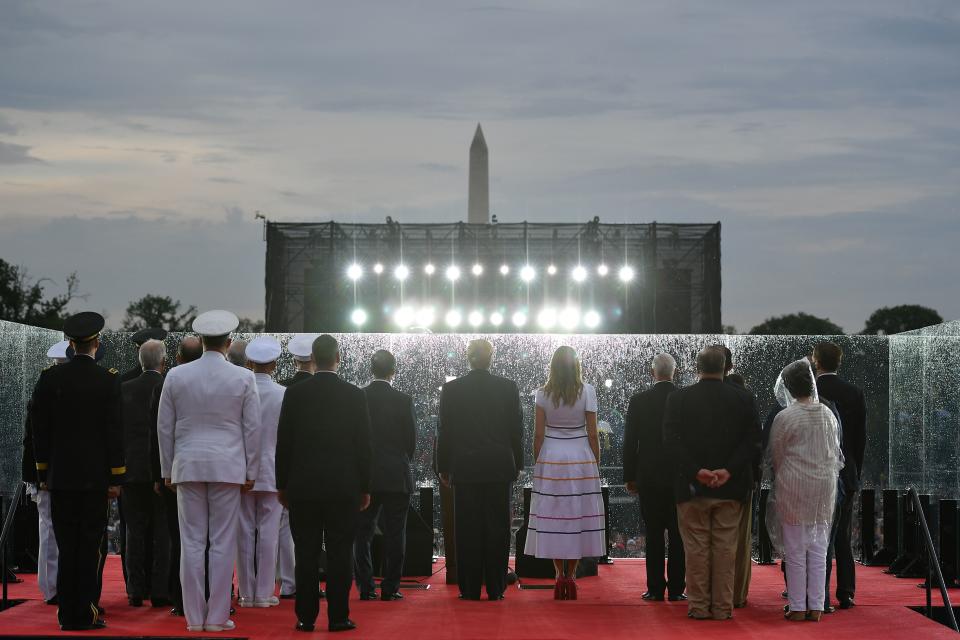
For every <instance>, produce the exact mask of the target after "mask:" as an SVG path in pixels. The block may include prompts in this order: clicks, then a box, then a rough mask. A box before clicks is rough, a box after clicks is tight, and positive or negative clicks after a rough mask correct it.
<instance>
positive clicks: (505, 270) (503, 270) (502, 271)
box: [500, 264, 510, 276]
mask: <svg viewBox="0 0 960 640" xmlns="http://www.w3.org/2000/svg"><path fill="white" fill-rule="evenodd" d="M509 273H510V267H508V266H507V265H505V264H502V265H500V275H502V276H505V275H508V274H509Z"/></svg>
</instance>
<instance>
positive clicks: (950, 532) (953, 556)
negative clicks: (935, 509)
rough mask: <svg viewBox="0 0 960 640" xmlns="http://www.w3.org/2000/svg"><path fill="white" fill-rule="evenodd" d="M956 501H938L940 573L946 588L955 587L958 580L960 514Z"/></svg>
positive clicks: (959, 570)
mask: <svg viewBox="0 0 960 640" xmlns="http://www.w3.org/2000/svg"><path fill="white" fill-rule="evenodd" d="M957 504H958V501H957V500H941V501H940V571H941V572H943V582H944V584H945V585H946V586H947V587H957V586H960V585H958V584H957V579H958V578H960V567H958V565H960V535H958V531H960V512H958V509H957Z"/></svg>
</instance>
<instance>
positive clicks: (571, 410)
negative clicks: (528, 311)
mask: <svg viewBox="0 0 960 640" xmlns="http://www.w3.org/2000/svg"><path fill="white" fill-rule="evenodd" d="M536 403H537V418H536V433H535V436H534V441H533V454H534V457H535V458H536V461H537V462H536V466H535V467H534V474H533V494H532V497H531V499H530V522H529V526H528V533H527V543H526V547H525V549H524V551H525V553H527V555H532V556H535V557H537V558H551V559H552V560H553V565H554V568H555V569H556V572H557V584H556V588H555V589H554V598H556V599H558V600H576V599H577V584H576V582H575V581H574V577H575V576H576V574H577V564H578V563H579V561H580V558H590V557H599V556H602V555H603V553H604V549H605V547H606V541H605V529H604V517H603V496H602V495H601V493H600V469H599V467H598V465H597V461H598V460H599V458H600V440H599V437H598V435H597V392H596V390H595V389H594V388H593V386H592V385H589V384H585V383H584V382H583V377H582V374H581V371H580V360H579V358H577V353H576V351H574V350H573V349H572V348H571V347H560V348H559V349H557V350H556V352H555V353H554V354H553V359H552V360H551V362H550V376H549V378H548V379H547V384H546V385H544V387H543V388H542V389H539V390H538V391H537V394H536Z"/></svg>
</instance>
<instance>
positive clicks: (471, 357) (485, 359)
mask: <svg viewBox="0 0 960 640" xmlns="http://www.w3.org/2000/svg"><path fill="white" fill-rule="evenodd" d="M492 360H493V345H492V344H490V341H489V340H484V339H483V338H479V339H477V340H471V341H470V343H469V344H468V345H467V361H468V362H469V363H470V367H471V368H473V369H489V368H490V362H491V361H492Z"/></svg>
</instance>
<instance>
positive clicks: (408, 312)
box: [393, 307, 414, 329]
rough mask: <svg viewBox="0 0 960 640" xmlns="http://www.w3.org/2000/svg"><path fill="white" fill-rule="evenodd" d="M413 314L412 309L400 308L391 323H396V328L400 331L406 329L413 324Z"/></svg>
mask: <svg viewBox="0 0 960 640" xmlns="http://www.w3.org/2000/svg"><path fill="white" fill-rule="evenodd" d="M413 319H414V314H413V309H411V308H410V307H400V308H399V309H397V310H396V312H395V313H394V314H393V321H394V322H396V323H397V326H398V327H400V328H401V329H406V328H407V327H409V326H410V325H411V324H413Z"/></svg>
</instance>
